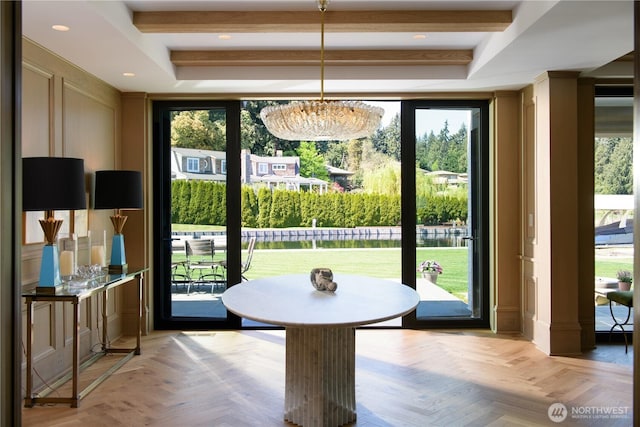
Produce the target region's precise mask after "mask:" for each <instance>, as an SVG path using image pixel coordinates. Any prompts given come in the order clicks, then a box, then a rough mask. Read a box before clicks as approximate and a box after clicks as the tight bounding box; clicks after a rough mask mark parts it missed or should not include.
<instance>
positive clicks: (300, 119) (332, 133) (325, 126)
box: [260, 0, 384, 141]
mask: <svg viewBox="0 0 640 427" xmlns="http://www.w3.org/2000/svg"><path fill="white" fill-rule="evenodd" d="M327 2H328V0H318V8H319V9H320V23H321V25H320V100H319V101H293V102H291V103H289V104H284V105H273V106H269V107H265V108H263V109H262V111H260V117H261V118H262V121H263V122H264V124H265V126H266V127H267V130H268V131H269V132H271V134H272V135H274V136H276V137H278V138H280V139H286V140H293V141H344V140H349V139H357V138H362V137H365V136H368V135H371V134H372V133H373V132H374V131H375V130H376V129H377V128H378V126H379V124H380V120H381V119H382V115H383V114H384V110H383V109H382V108H380V107H374V106H371V105H367V104H365V103H363V102H360V101H325V100H324V13H325V12H326V10H327Z"/></svg>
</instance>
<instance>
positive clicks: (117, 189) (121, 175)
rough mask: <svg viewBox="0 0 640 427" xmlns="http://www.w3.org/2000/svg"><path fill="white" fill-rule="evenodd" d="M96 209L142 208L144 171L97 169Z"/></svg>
mask: <svg viewBox="0 0 640 427" xmlns="http://www.w3.org/2000/svg"><path fill="white" fill-rule="evenodd" d="M94 208H95V209H142V173H141V172H138V171H122V170H117V171H97V172H96V192H95V203H94Z"/></svg>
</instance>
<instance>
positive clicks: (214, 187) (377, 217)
mask: <svg viewBox="0 0 640 427" xmlns="http://www.w3.org/2000/svg"><path fill="white" fill-rule="evenodd" d="M241 201H242V212H241V216H242V226H243V227H251V228H283V227H311V226H313V224H314V220H315V225H316V226H317V227H359V226H394V225H399V224H400V196H398V195H384V194H364V193H337V192H336V193H325V194H318V193H313V192H298V191H289V190H274V191H271V190H269V189H267V188H261V189H260V190H259V191H258V193H257V194H256V192H255V191H254V189H253V188H252V187H250V186H243V187H242V193H241ZM418 205H419V206H423V207H422V208H419V209H418V222H419V223H421V224H426V225H430V224H441V223H443V222H447V221H451V220H456V219H461V220H463V221H464V220H466V216H467V215H466V213H467V204H466V200H459V199H456V198H452V197H442V196H436V197H430V198H428V199H426V200H423V201H422V203H421V201H420V200H419V201H418ZM171 221H172V222H173V223H174V224H201V225H226V223H227V215H226V185H225V184H223V183H215V182H209V181H184V180H176V181H173V183H172V186H171Z"/></svg>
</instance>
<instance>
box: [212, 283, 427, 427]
mask: <svg viewBox="0 0 640 427" xmlns="http://www.w3.org/2000/svg"><path fill="white" fill-rule="evenodd" d="M334 281H335V282H337V283H338V289H337V291H336V292H335V293H334V292H327V291H317V290H315V289H314V288H313V286H312V285H311V282H310V280H309V274H294V275H287V276H277V277H268V278H263V279H258V280H250V281H248V282H243V283H240V284H237V285H234V286H231V287H230V288H229V289H227V290H226V291H225V292H224V293H223V294H222V302H223V303H224V305H225V307H226V308H227V309H228V310H229V311H231V312H233V313H235V314H237V315H238V316H241V317H245V318H247V319H251V320H255V321H258V322H264V323H270V324H275V325H281V326H284V327H285V328H286V356H285V358H286V362H285V363H286V366H285V413H284V418H285V420H287V421H291V422H293V423H294V424H298V425H304V426H338V425H343V424H346V423H349V422H353V421H355V419H356V399H355V328H356V327H357V326H360V325H365V324H370V323H376V322H382V321H384V320H389V319H393V318H396V317H399V316H402V315H404V314H407V313H409V312H410V311H412V310H414V309H415V307H416V306H417V305H418V302H419V299H420V298H419V297H418V294H417V293H416V291H414V290H413V289H411V288H410V287H409V286H406V285H403V284H401V283H397V282H393V281H390V280H383V279H376V278H372V277H364V276H352V275H345V274H335V275H334Z"/></svg>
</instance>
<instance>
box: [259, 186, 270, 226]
mask: <svg viewBox="0 0 640 427" xmlns="http://www.w3.org/2000/svg"><path fill="white" fill-rule="evenodd" d="M271 199H272V193H271V190H270V189H268V188H266V187H262V188H260V189H259V190H258V227H259V228H269V217H270V215H271Z"/></svg>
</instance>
